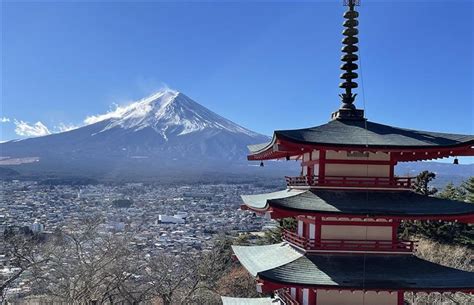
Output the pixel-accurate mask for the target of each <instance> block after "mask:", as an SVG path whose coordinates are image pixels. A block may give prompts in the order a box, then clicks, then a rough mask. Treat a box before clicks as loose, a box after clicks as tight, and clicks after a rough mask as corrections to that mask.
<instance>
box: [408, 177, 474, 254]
mask: <svg viewBox="0 0 474 305" xmlns="http://www.w3.org/2000/svg"><path fill="white" fill-rule="evenodd" d="M435 178H436V174H435V173H432V172H428V171H424V172H422V173H420V174H419V175H418V176H417V178H416V182H415V185H414V191H415V192H417V193H419V194H422V195H426V196H430V195H433V194H435V193H437V190H436V189H435V188H431V187H430V186H429V183H430V182H431V181H433V180H434V179H435ZM437 197H439V198H443V199H449V200H458V201H469V202H474V198H473V197H474V178H472V177H471V178H470V179H469V180H468V181H466V182H464V183H463V185H462V186H461V187H456V186H455V185H454V184H452V183H449V184H448V185H446V187H445V188H444V189H443V190H442V191H441V192H439V193H437ZM400 235H401V237H402V238H409V237H410V236H416V235H421V236H424V237H426V238H429V239H433V240H436V241H438V242H442V243H446V244H453V243H454V244H463V245H466V246H469V247H474V226H473V225H471V224H464V223H458V222H445V221H439V222H435V221H425V222H418V221H413V222H405V223H403V224H402V225H401V226H400Z"/></svg>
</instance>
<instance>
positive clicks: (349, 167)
mask: <svg viewBox="0 0 474 305" xmlns="http://www.w3.org/2000/svg"><path fill="white" fill-rule="evenodd" d="M326 176H348V177H351V176H352V177H354V176H362V177H389V176H390V165H365V164H360V165H358V164H326Z"/></svg>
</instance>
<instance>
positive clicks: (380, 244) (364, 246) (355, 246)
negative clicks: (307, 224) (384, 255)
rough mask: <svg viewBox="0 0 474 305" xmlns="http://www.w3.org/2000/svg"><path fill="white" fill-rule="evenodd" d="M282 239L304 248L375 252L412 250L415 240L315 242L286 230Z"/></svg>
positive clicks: (324, 240) (338, 240) (334, 240)
mask: <svg viewBox="0 0 474 305" xmlns="http://www.w3.org/2000/svg"><path fill="white" fill-rule="evenodd" d="M283 239H285V240H286V241H287V242H289V243H291V244H293V245H295V246H298V247H300V248H302V249H305V250H327V251H377V252H413V251H414V250H415V242H414V241H410V240H397V241H391V240H362V239H361V240H347V239H323V240H321V241H320V242H317V241H316V240H314V239H309V238H306V237H301V236H298V234H296V233H294V232H291V231H288V230H284V231H283Z"/></svg>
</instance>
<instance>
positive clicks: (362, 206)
mask: <svg viewBox="0 0 474 305" xmlns="http://www.w3.org/2000/svg"><path fill="white" fill-rule="evenodd" d="M241 197H242V200H243V201H244V203H245V204H246V205H247V207H249V208H250V209H252V210H256V211H261V212H265V211H267V210H269V209H271V210H272V211H274V212H275V211H284V212H285V213H291V212H294V214H295V215H296V214H298V213H302V212H304V213H305V214H308V213H315V214H321V215H328V216H346V215H355V216H357V215H362V216H387V217H400V218H410V217H415V218H417V217H419V218H423V219H441V218H445V217H450V218H453V220H455V219H458V220H459V221H466V222H469V221H472V220H473V218H474V205H473V204H471V203H465V202H461V201H455V200H448V199H441V198H436V197H431V196H424V195H420V194H417V193H415V192H412V191H387V192H381V191H368V190H367V191H361V190H320V189H308V190H298V189H287V190H283V191H279V192H273V193H267V194H259V195H243V196H241ZM275 218H276V217H275Z"/></svg>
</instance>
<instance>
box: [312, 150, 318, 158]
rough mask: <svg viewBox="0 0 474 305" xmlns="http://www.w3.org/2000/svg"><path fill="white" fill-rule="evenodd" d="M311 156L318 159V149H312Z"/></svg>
mask: <svg viewBox="0 0 474 305" xmlns="http://www.w3.org/2000/svg"><path fill="white" fill-rule="evenodd" d="M311 158H312V159H313V160H316V159H319V151H317V150H313V151H312V152H311Z"/></svg>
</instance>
